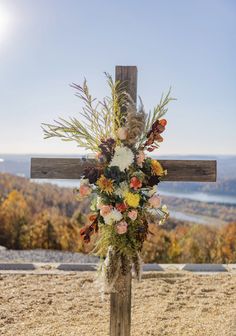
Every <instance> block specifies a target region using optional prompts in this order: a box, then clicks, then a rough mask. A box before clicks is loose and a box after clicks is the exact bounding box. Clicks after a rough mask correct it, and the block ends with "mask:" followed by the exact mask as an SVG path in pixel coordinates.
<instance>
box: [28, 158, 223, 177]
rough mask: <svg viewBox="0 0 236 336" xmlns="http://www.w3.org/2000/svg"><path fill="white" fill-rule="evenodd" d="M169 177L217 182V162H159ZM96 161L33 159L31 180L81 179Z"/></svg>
mask: <svg viewBox="0 0 236 336" xmlns="http://www.w3.org/2000/svg"><path fill="white" fill-rule="evenodd" d="M159 162H160V163H161V164H162V166H163V167H164V169H167V176H165V178H163V181H176V182H177V181H179V182H215V181H216V161H215V160H159ZM96 164H97V161H96V160H95V159H75V158H63V159H59V158H32V159H31V178H38V179H69V180H71V179H72V180H73V179H75V180H78V179H80V178H81V175H82V173H83V170H84V169H85V167H94V166H95V165H96Z"/></svg>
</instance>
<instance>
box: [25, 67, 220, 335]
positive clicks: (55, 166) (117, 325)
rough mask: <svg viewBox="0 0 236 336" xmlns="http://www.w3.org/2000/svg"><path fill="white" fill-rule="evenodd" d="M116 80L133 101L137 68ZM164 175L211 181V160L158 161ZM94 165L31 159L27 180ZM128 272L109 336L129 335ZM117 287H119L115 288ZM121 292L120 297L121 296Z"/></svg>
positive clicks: (115, 296)
mask: <svg viewBox="0 0 236 336" xmlns="http://www.w3.org/2000/svg"><path fill="white" fill-rule="evenodd" d="M115 79H116V81H121V82H124V83H125V86H126V88H125V89H126V91H127V92H128V93H129V94H130V95H131V97H132V99H133V101H134V102H135V103H136V101H137V67H136V66H116V74H115ZM158 161H160V163H161V164H162V166H163V168H164V169H167V171H168V174H167V176H165V178H164V180H165V181H181V182H183V181H194V182H215V181H216V161H215V160H158ZM94 165H96V160H94V159H78V158H61V159H58V158H32V159H31V178H37V179H75V180H77V179H80V178H81V175H82V173H83V171H84V168H85V167H88V166H91V167H93V166H94ZM131 280H132V276H131V272H130V273H129V274H127V275H126V276H124V275H120V278H119V279H118V280H117V283H116V284H115V288H116V289H117V292H116V293H112V294H111V299H110V336H130V330H131ZM118 286H122V291H120V289H121V288H118ZM121 292H122V294H121Z"/></svg>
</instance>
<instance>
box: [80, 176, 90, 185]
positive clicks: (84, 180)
mask: <svg viewBox="0 0 236 336" xmlns="http://www.w3.org/2000/svg"><path fill="white" fill-rule="evenodd" d="M84 184H89V180H88V179H85V178H82V179H81V180H80V185H81V186H82V185H84Z"/></svg>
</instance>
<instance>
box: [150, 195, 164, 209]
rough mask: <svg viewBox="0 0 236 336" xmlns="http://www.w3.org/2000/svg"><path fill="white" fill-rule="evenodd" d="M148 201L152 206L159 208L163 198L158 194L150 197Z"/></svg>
mask: <svg viewBox="0 0 236 336" xmlns="http://www.w3.org/2000/svg"><path fill="white" fill-rule="evenodd" d="M148 202H149V204H150V206H151V207H152V208H159V207H160V206H161V198H160V196H158V195H153V196H152V197H150V198H149V200H148Z"/></svg>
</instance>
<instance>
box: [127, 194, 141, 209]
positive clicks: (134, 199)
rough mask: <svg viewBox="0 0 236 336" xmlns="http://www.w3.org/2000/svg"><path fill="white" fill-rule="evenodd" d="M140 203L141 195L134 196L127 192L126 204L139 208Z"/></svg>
mask: <svg viewBox="0 0 236 336" xmlns="http://www.w3.org/2000/svg"><path fill="white" fill-rule="evenodd" d="M139 201H140V195H139V194H133V193H131V192H127V193H126V194H125V202H126V204H128V205H129V206H130V207H132V208H137V206H138V205H139Z"/></svg>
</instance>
